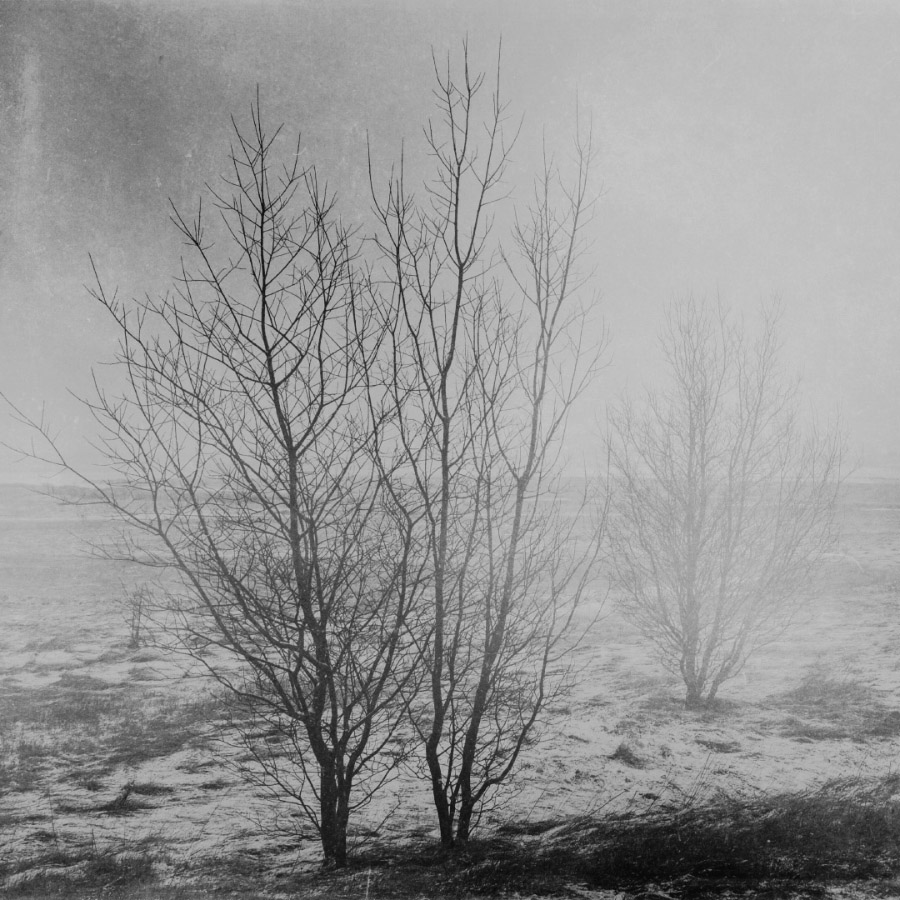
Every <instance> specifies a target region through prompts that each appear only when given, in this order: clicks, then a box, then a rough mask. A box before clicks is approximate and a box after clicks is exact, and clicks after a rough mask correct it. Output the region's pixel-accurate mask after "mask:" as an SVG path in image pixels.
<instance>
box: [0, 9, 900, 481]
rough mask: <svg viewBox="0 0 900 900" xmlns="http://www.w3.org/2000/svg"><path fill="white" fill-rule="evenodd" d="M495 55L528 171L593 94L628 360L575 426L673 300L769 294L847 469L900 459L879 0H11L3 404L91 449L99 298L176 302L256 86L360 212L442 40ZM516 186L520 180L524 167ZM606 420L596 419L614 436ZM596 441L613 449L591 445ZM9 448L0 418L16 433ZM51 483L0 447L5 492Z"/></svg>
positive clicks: (585, 422)
mask: <svg viewBox="0 0 900 900" xmlns="http://www.w3.org/2000/svg"><path fill="white" fill-rule="evenodd" d="M501 34H502V40H503V82H504V85H505V93H506V97H507V99H508V100H509V102H510V104H511V112H512V113H513V114H515V115H519V114H522V115H524V116H525V127H524V130H523V133H522V137H521V139H520V143H519V145H518V148H517V151H516V168H515V170H514V174H516V173H519V174H521V173H523V172H527V171H528V170H529V169H530V168H531V166H532V164H533V162H534V160H535V155H536V150H537V148H538V147H539V144H540V140H541V134H542V131H543V133H544V134H545V135H546V137H547V140H548V143H549V144H550V145H551V146H552V147H555V148H557V149H558V150H559V151H561V152H564V151H565V150H566V147H567V140H568V136H569V135H570V134H571V131H572V127H573V122H574V106H575V96H576V93H577V94H578V96H579V101H580V104H581V107H582V109H589V110H590V111H591V112H592V114H593V119H594V123H595V129H596V133H597V136H598V138H599V142H600V147H601V154H600V159H599V166H598V176H599V177H598V181H600V182H602V188H603V196H602V201H601V205H600V207H599V217H598V221H597V226H596V235H595V237H596V241H595V245H594V250H593V258H592V262H593V264H594V265H595V266H596V270H597V275H596V282H595V287H596V289H597V291H598V292H599V294H600V303H601V311H602V313H603V316H604V317H605V319H606V322H607V325H608V327H609V329H610V332H611V336H612V345H611V354H612V356H611V360H612V361H611V365H610V366H609V367H608V368H607V369H606V371H605V372H604V374H603V377H602V384H600V385H599V386H598V388H597V391H596V392H595V394H594V396H593V399H592V409H591V410H590V412H589V413H588V414H586V415H581V416H580V417H579V426H578V428H576V430H575V432H574V433H573V439H575V440H578V441H582V442H585V446H587V443H586V441H587V439H589V438H590V437H591V434H592V432H593V430H594V422H595V421H596V422H599V421H602V410H603V404H604V402H605V401H606V400H607V399H608V398H614V397H616V396H617V395H619V394H620V393H621V392H622V391H623V390H625V389H635V388H637V387H638V386H640V385H641V384H642V383H644V382H647V381H652V380H653V379H654V378H655V377H656V376H657V374H658V371H659V368H658V362H659V360H658V355H657V347H656V342H655V335H656V333H657V331H658V328H659V326H660V323H661V315H662V311H663V309H664V307H665V305H666V304H667V303H668V302H669V301H670V300H672V299H673V298H676V297H679V296H682V295H684V294H686V293H688V292H693V293H695V294H697V295H705V296H709V297H715V296H717V295H718V296H720V297H721V298H722V300H723V301H724V302H726V303H727V304H729V305H730V306H732V307H734V308H736V309H738V310H744V309H747V310H749V311H751V312H752V311H753V310H755V309H756V308H757V307H758V305H759V303H761V302H765V301H767V300H769V299H770V298H771V297H773V296H779V297H780V298H781V300H782V304H783V307H784V322H783V338H784V342H785V351H786V357H787V359H788V362H789V364H790V366H791V367H793V368H795V369H796V370H798V371H799V372H800V373H801V374H802V376H803V384H804V390H805V396H806V397H807V398H808V401H809V404H810V406H811V408H813V409H815V410H817V412H818V413H819V415H820V416H822V417H825V418H827V417H828V416H830V415H832V414H833V413H834V412H835V411H839V412H840V414H841V417H842V419H843V421H844V424H845V427H846V429H847V431H848V434H849V438H850V444H851V452H852V454H853V455H854V456H855V457H856V458H858V459H859V460H860V461H861V462H862V463H863V464H865V465H870V466H878V465H900V365H898V360H897V348H900V175H898V171H900V167H898V160H900V152H898V150H900V53H898V52H897V47H900V7H897V6H896V5H894V4H891V3H888V2H883V3H876V2H856V3H853V2H846V3H827V2H823V0H815V2H790V3H787V2H785V3H776V2H765V0H754V2H729V3H722V2H715V3H713V2H668V3H662V2H654V3H641V2H631V0H619V2H606V3H602V2H600V3H596V2H585V3H565V2H558V0H557V2H553V0H547V2H545V3H521V2H509V3H491V2H480V3H466V4H460V3H453V2H434V3H430V2H425V0H420V2H412V0H409V2H403V3H401V2H374V0H370V2H359V3H351V2H338V3H330V4H328V3H321V2H317V3H311V2H299V0H294V2H290V3H288V2H286V3H282V4H279V3H267V2H260V0H257V2H249V0H248V2H243V3H241V2H234V3H224V2H218V3H190V4H187V3H185V4H180V3H176V2H174V0H170V2H153V0H145V2H141V3H137V2H133V3H129V2H114V3H93V2H85V0H82V2H79V3H47V2H43V3H30V2H18V0H5V2H2V3H0V162H2V165H0V199H3V201H4V203H3V210H4V211H3V217H2V221H0V390H2V391H3V392H5V393H7V394H8V395H9V396H10V397H11V398H12V399H14V400H15V401H17V402H19V403H20V404H22V405H23V406H24V407H25V408H27V409H28V410H29V411H30V412H35V411H36V410H38V409H39V408H40V405H41V404H42V403H44V404H46V408H47V412H48V415H49V416H50V418H51V420H52V421H53V422H54V423H55V425H56V426H57V430H58V431H60V432H61V434H62V436H63V440H64V442H65V443H66V444H67V446H70V447H71V448H72V449H73V452H74V453H75V455H76V458H77V459H79V460H88V459H89V458H90V456H89V454H90V451H89V450H88V449H87V448H86V446H85V444H84V439H85V438H89V437H90V434H89V432H88V431H87V430H86V429H85V427H84V426H85V419H84V416H83V415H82V414H80V413H79V410H78V407H77V405H75V404H74V403H73V402H72V401H71V400H69V399H68V398H67V390H69V389H74V390H76V391H84V390H86V389H87V388H88V386H89V383H90V369H91V366H92V365H96V364H98V363H100V362H102V361H104V360H108V359H109V358H110V356H111V354H112V352H113V350H114V338H115V334H114V331H113V330H112V329H111V328H110V326H109V323H106V322H104V321H103V320H102V318H100V317H99V316H98V310H97V309H96V308H95V304H93V303H92V301H90V299H89V298H88V296H87V293H86V292H85V290H84V289H83V287H82V285H83V284H84V283H85V282H87V281H88V280H89V277H90V266H89V262H88V254H89V253H91V254H93V256H94V258H95V260H96V261H97V264H98V267H99V268H100V271H101V272H102V273H103V276H104V280H105V281H106V282H107V284H108V285H110V286H115V285H118V286H119V288H120V291H121V292H122V293H123V294H124V295H126V296H127V295H129V294H133V293H142V292H144V291H145V290H149V291H151V292H153V291H157V290H160V289H162V288H164V287H165V285H166V283H167V276H168V275H169V274H170V273H172V272H174V271H175V270H176V268H177V264H178V254H179V252H180V249H179V246H178V243H177V240H176V239H175V235H174V232H173V229H172V228H171V226H170V225H169V224H168V221H167V216H168V210H167V203H168V198H170V197H171V198H172V199H173V200H174V201H175V202H176V203H178V204H179V206H181V207H183V208H186V209H190V208H192V207H193V206H194V204H195V202H196V198H197V196H198V195H199V193H200V192H201V191H202V188H203V183H204V181H208V180H213V179H214V178H215V176H216V175H217V173H218V172H220V171H222V169H223V163H224V161H225V158H226V154H227V150H228V131H229V128H230V122H229V116H230V115H231V114H236V115H238V116H239V117H240V116H244V115H245V113H246V110H247V109H248V108H249V104H250V101H251V99H252V98H253V96H254V94H255V90H256V86H257V85H259V87H260V91H261V93H262V96H263V104H264V110H265V112H266V115H267V118H268V119H269V121H271V122H276V121H281V120H283V121H285V123H286V125H287V128H288V129H289V130H290V131H297V130H301V131H302V133H303V136H304V147H305V150H306V153H307V154H308V158H309V160H310V161H314V162H316V164H317V165H318V167H319V169H320V170H321V171H322V172H324V173H325V174H327V175H328V177H329V181H330V182H331V184H332V185H333V186H334V187H335V188H336V189H337V190H338V192H339V193H341V194H342V196H343V207H344V209H345V210H346V211H347V212H348V213H349V214H351V215H352V214H354V212H356V213H361V214H362V215H363V216H365V214H366V213H367V211H368V203H367V201H366V199H365V195H364V187H365V141H366V134H367V133H368V134H369V136H370V139H371V141H372V146H373V148H374V151H375V158H376V162H377V163H379V164H380V165H382V166H383V168H384V171H386V170H387V167H388V165H389V162H390V160H391V159H393V158H396V156H397V155H398V153H399V146H400V140H401V138H404V137H405V138H406V142H407V148H409V152H415V151H416V150H418V149H420V148H421V141H420V137H421V126H422V124H423V122H424V120H425V117H426V116H427V115H428V113H429V111H430V107H429V104H430V88H431V80H430V79H431V48H432V47H434V49H435V51H436V52H437V53H438V54H439V55H443V54H445V53H446V52H447V51H448V50H449V51H451V52H453V53H456V52H457V51H458V49H459V47H460V44H461V41H462V40H463V38H464V37H465V36H466V35H468V37H469V41H470V47H471V56H472V59H473V60H474V63H475V64H476V65H478V66H480V67H483V68H490V67H491V66H492V65H493V60H494V57H495V53H496V45H497V41H498V39H499V38H500V36H501ZM519 182H520V183H519V185H518V187H519V188H520V190H522V191H523V192H524V190H526V189H527V186H528V184H527V178H520V179H519ZM598 427H599V426H598ZM594 433H598V432H594ZM4 436H5V437H7V438H9V439H11V440H19V439H20V438H21V435H20V434H18V433H16V430H15V429H14V427H13V425H12V423H11V421H10V420H9V419H8V418H7V417H6V416H5V415H4V414H2V413H0V439H3V438H4ZM30 477H35V475H34V470H33V469H31V468H29V467H28V466H23V465H21V464H17V463H16V462H15V460H14V458H13V457H12V456H11V455H10V454H8V453H6V452H5V451H2V450H0V481H4V480H23V479H24V478H30Z"/></svg>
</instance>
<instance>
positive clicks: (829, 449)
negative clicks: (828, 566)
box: [609, 298, 842, 707]
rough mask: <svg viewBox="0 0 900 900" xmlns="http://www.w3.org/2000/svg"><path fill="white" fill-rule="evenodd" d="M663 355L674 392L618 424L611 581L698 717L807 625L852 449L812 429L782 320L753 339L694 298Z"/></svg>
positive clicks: (674, 322) (653, 395)
mask: <svg viewBox="0 0 900 900" xmlns="http://www.w3.org/2000/svg"><path fill="white" fill-rule="evenodd" d="M661 343H662V348H663V351H664V354H665V360H666V363H667V365H668V371H669V383H668V386H667V387H666V388H664V389H661V390H659V391H651V392H648V394H647V396H646V398H645V401H644V403H643V404H641V405H640V406H635V405H633V404H629V403H626V404H623V405H622V406H620V407H619V408H618V409H617V410H615V411H614V412H613V414H612V415H611V419H610V421H611V436H610V440H609V460H610V488H611V497H612V507H611V515H610V521H609V535H610V540H611V548H610V553H611V555H610V560H611V571H612V573H613V576H614V584H615V586H616V588H617V591H618V594H619V599H620V601H621V603H622V606H623V608H624V610H625V612H626V613H627V615H628V616H629V617H630V618H631V620H632V621H633V622H634V623H636V625H637V626H638V627H639V628H640V629H641V631H642V632H643V633H644V635H645V636H646V637H647V638H648V639H649V640H650V641H651V642H652V643H653V644H654V645H655V646H656V649H657V650H658V652H659V654H660V657H661V659H662V661H663V663H664V664H665V665H666V666H667V667H668V668H669V669H670V670H672V671H673V672H674V673H676V674H678V675H680V676H681V678H682V679H683V680H684V683H685V686H686V690H687V693H686V704H687V706H688V707H699V706H704V705H708V704H710V703H711V702H712V701H713V700H714V699H715V697H716V693H717V692H718V690H719V687H720V686H721V685H722V684H723V683H724V682H725V681H727V680H728V679H729V678H733V677H734V676H735V675H737V674H738V673H739V672H740V671H741V669H742V668H743V667H744V665H745V663H746V662H747V659H748V658H749V656H750V655H751V654H752V653H753V652H754V651H755V650H756V649H758V648H759V647H760V646H761V645H762V644H763V643H765V642H766V641H769V640H771V639H773V638H774V637H777V636H778V635H780V634H781V633H782V632H783V630H784V628H785V627H786V625H787V624H788V623H789V622H790V620H791V617H792V616H793V614H794V613H796V611H797V609H798V605H799V603H800V601H801V600H802V599H803V597H804V591H805V588H806V587H807V586H808V579H809V577H810V573H811V569H812V567H813V565H814V564H815V562H816V561H817V560H818V559H819V557H820V556H821V554H822V552H823V551H824V550H825V549H827V547H828V546H829V544H830V542H831V541H832V539H833V532H834V521H835V507H836V501H837V495H838V488H839V485H840V468H841V457H842V441H841V439H840V436H839V435H838V434H837V432H828V433H823V432H819V431H817V430H816V429H815V428H808V429H804V427H803V423H802V419H801V416H800V413H799V405H798V394H797V382H796V381H795V380H793V379H791V378H789V377H786V376H785V374H784V372H783V370H782V368H781V367H780V365H779V359H778V351H779V344H778V336H777V315H775V313H774V312H773V311H769V312H767V313H765V314H764V316H763V321H762V327H761V330H760V333H759V334H758V336H756V337H751V336H750V335H748V334H747V332H746V331H745V329H744V328H743V327H742V326H741V324H740V323H736V322H735V321H734V320H732V319H731V318H730V317H729V315H728V314H727V312H726V311H724V310H723V309H722V308H721V307H718V308H717V307H710V306H708V305H705V304H703V303H699V302H696V301H695V300H694V299H691V298H689V299H687V300H686V301H684V302H681V303H678V304H675V305H673V306H672V307H671V308H670V310H669V313H668V316H667V320H666V327H665V330H664V332H663V334H662V341H661Z"/></svg>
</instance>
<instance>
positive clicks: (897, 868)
mask: <svg viewBox="0 0 900 900" xmlns="http://www.w3.org/2000/svg"><path fill="white" fill-rule="evenodd" d="M898 792H900V775H890V776H887V777H885V778H881V779H870V780H862V779H846V780H838V781H831V782H829V783H827V784H825V785H824V786H823V787H821V788H819V789H818V790H815V791H809V792H803V793H795V794H783V795H778V796H771V797H760V798H758V799H751V800H747V799H737V798H723V799H720V800H717V801H715V802H711V803H708V804H704V805H697V806H694V807H689V808H685V809H682V810H679V811H675V812H672V811H667V812H652V811H651V812H648V813H644V814H642V815H640V816H611V817H607V818H583V819H573V820H569V821H565V820H550V821H542V822H529V823H527V824H522V825H516V824H510V825H507V826H506V827H505V828H502V829H500V831H499V832H498V833H496V834H494V835H493V836H491V837H489V838H486V839H484V840H480V841H473V842H471V843H470V845H469V846H468V847H467V848H466V850H465V852H459V851H457V852H455V853H454V852H447V851H444V850H441V848H439V847H438V846H436V845H424V844H421V843H419V844H410V845H406V846H401V845H396V844H392V845H387V846H373V847H370V848H369V849H368V850H366V851H364V852H361V853H359V854H357V855H356V857H355V860H354V863H353V865H352V866H351V867H350V868H348V869H346V870H343V871H339V872H332V873H329V872H325V871H315V872H306V873H297V874H293V875H288V876H286V877H283V878H282V879H280V880H278V881H274V880H273V881H272V882H271V883H269V884H268V885H267V887H266V888H265V889H263V890H260V884H261V882H262V883H265V882H266V880H267V879H266V870H267V864H266V859H265V857H264V856H260V855H251V854H247V853H245V854H240V855H235V856H233V857H232V858H230V859H223V860H221V861H220V862H219V863H217V865H216V868H215V871H208V872H204V871H192V872H190V873H185V877H184V879H183V881H182V880H180V879H179V881H180V882H181V883H176V884H171V883H170V884H168V885H164V884H160V883H158V882H157V881H156V880H155V875H154V868H155V860H154V848H153V847H152V846H144V847H140V848H130V849H129V850H126V851H124V852H121V853H115V852H112V851H110V850H109V849H107V850H105V851H103V852H94V853H93V854H90V853H88V854H85V856H84V858H83V859H80V860H75V859H69V858H66V859H61V858H60V859H51V858H49V857H48V858H47V859H46V860H44V861H43V862H44V865H43V866H41V867H40V868H38V869H35V868H34V867H35V863H36V861H35V860H30V861H29V862H28V867H29V869H30V871H29V873H28V874H29V877H28V878H27V879H24V880H22V881H21V882H20V883H19V884H18V885H16V886H14V887H12V888H11V889H10V891H9V895H10V896H20V897H38V896H39V897H49V896H66V897H87V896H90V895H91V894H92V893H93V894H96V892H97V891H98V890H102V892H103V896H104V897H110V898H117V897H118V898H129V900H133V898H149V897H151V896H152V897H154V898H194V897H203V896H208V895H210V894H211V892H214V893H216V894H219V895H220V894H221V893H222V891H223V883H226V882H227V885H228V889H227V890H228V891H229V893H228V896H236V897H244V898H249V897H265V896H269V895H270V894H271V893H277V894H279V895H282V894H283V893H285V892H287V893H288V894H290V895H299V896H327V897H345V898H356V897H367V898H378V897H410V898H412V897H422V896H427V897H445V898H450V897H453V898H457V897H458V898H463V897H471V896H479V895H499V894H516V893H519V894H521V893H526V894H528V895H531V896H534V895H542V894H543V895H554V894H557V895H566V896H573V895H578V893H579V891H580V892H582V894H584V895H586V896H589V891H590V890H591V889H603V888H611V889H615V890H617V891H622V892H624V893H625V895H626V896H629V895H630V896H668V897H686V898H687V897H712V896H723V894H726V893H727V894H738V895H743V896H773V897H774V896H779V897H788V896H795V897H796V896H819V895H821V894H822V893H823V891H824V885H825V884H827V883H834V882H842V883H847V882H856V881H865V882H866V896H874V895H891V896H896V881H894V880H893V879H895V878H896V877H897V876H898V875H900V796H898ZM76 864H77V865H76ZM76 870H77V874H76ZM64 872H65V873H66V874H63V873H64ZM0 873H2V874H3V875H4V876H8V875H11V874H13V873H14V866H11V865H9V864H7V865H5V866H2V867H0ZM13 881H15V879H13ZM648 886H654V887H653V890H654V891H656V893H649V894H648V893H647V891H648ZM660 892H663V893H660ZM873 892H874V893H873Z"/></svg>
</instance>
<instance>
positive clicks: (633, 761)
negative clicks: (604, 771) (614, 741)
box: [609, 741, 646, 769]
mask: <svg viewBox="0 0 900 900" xmlns="http://www.w3.org/2000/svg"><path fill="white" fill-rule="evenodd" d="M609 758H610V759H614V760H617V761H618V762H621V763H624V764H625V765H626V766H631V768H632V769H643V768H644V766H645V765H646V763H645V762H644V760H643V759H642V758H641V757H640V756H638V754H637V753H635V751H634V750H632V749H631V747H630V746H629V745H628V744H627V743H625V742H624V741H623V742H622V743H621V744H619V746H618V747H616V749H615V750H613V752H612V753H610V755H609Z"/></svg>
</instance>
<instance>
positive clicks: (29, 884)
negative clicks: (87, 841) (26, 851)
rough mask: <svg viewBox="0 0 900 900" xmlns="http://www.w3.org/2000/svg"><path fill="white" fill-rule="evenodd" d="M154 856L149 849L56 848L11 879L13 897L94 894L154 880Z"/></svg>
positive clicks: (8, 889)
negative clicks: (71, 849) (75, 849)
mask: <svg viewBox="0 0 900 900" xmlns="http://www.w3.org/2000/svg"><path fill="white" fill-rule="evenodd" d="M153 865H154V861H153V856H152V855H151V853H150V852H149V850H147V849H142V850H140V849H139V850H126V851H124V852H121V851H116V850H114V849H105V850H98V849H97V848H94V847H92V848H88V849H87V850H85V851H84V852H82V853H77V852H75V851H67V850H54V851H52V852H51V853H48V854H45V855H44V856H42V857H38V858H37V859H32V860H28V861H27V862H25V863H23V864H22V865H21V866H20V867H19V868H18V871H16V872H14V873H13V877H12V878H10V879H9V880H8V882H7V886H6V889H5V891H4V893H5V895H6V896H9V897H66V898H69V897H73V896H76V895H79V894H80V895H84V894H85V893H86V892H88V891H90V892H92V893H93V895H94V896H97V892H99V891H102V892H103V893H104V896H108V894H107V891H108V890H109V889H110V888H116V889H118V890H120V891H121V890H123V889H127V888H130V887H132V886H133V885H135V884H140V883H144V884H146V883H148V882H151V881H152V880H153Z"/></svg>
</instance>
